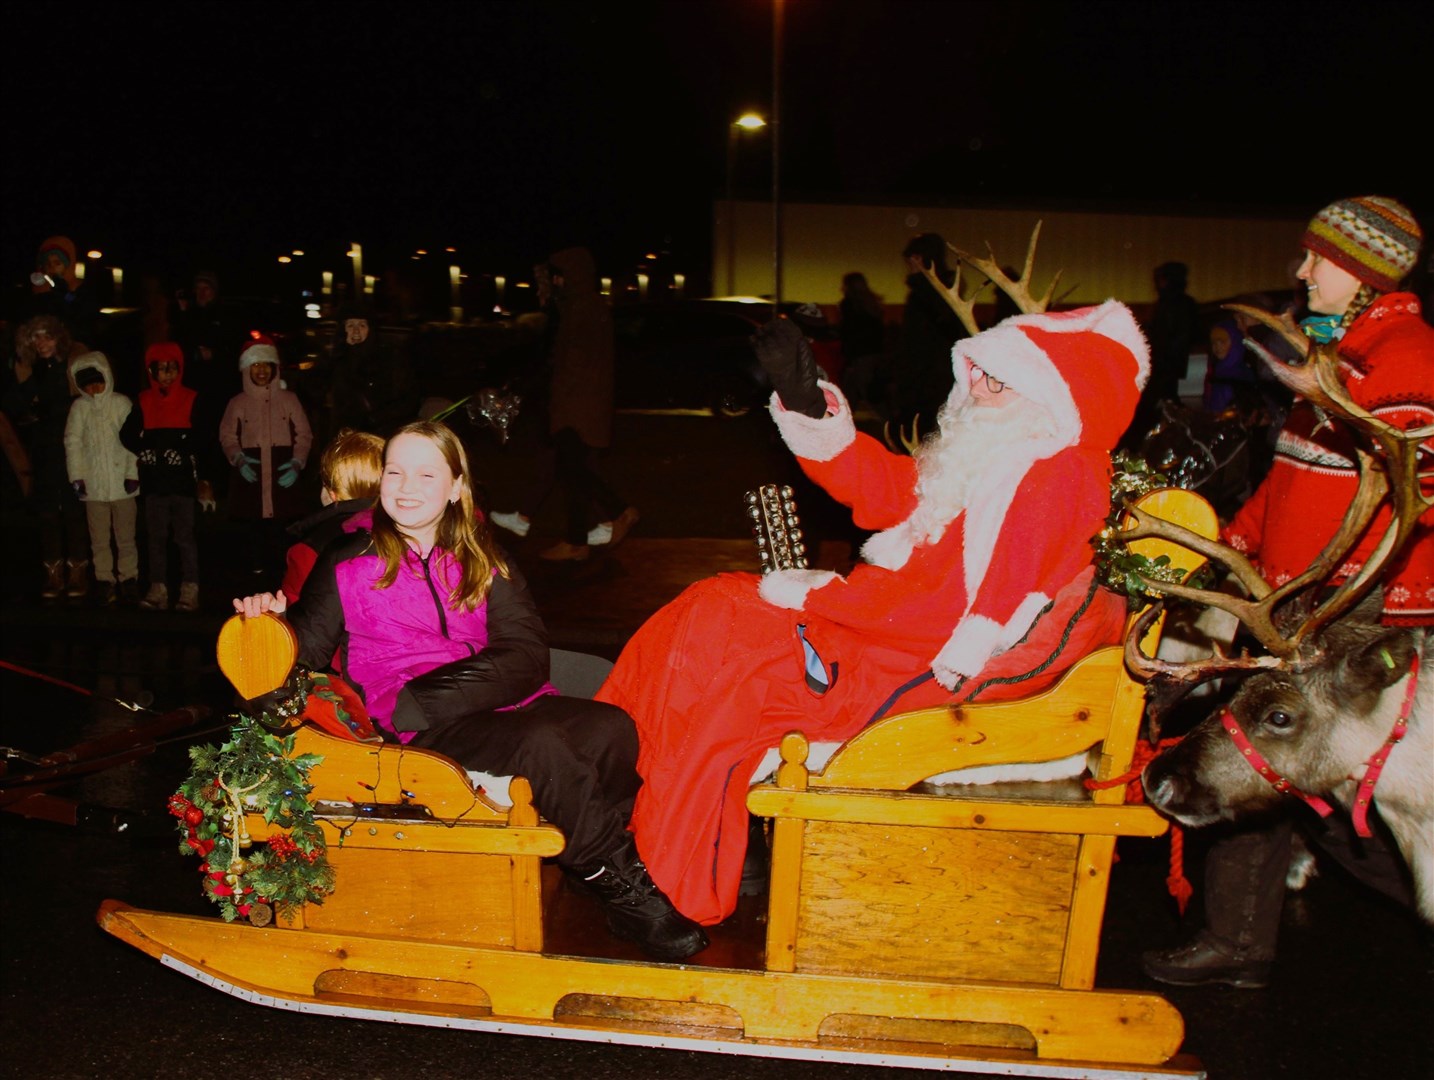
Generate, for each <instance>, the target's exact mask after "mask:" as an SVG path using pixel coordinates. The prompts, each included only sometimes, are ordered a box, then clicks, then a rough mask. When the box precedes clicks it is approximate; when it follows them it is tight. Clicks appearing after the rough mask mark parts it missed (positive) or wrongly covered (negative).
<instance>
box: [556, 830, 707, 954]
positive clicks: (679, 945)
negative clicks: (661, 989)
mask: <svg viewBox="0 0 1434 1080" xmlns="http://www.w3.org/2000/svg"><path fill="white" fill-rule="evenodd" d="M568 873H569V874H570V875H572V876H573V877H574V878H576V879H577V880H578V881H580V882H581V883H582V885H583V887H584V888H586V889H588V890H589V891H590V892H592V893H593V895H595V896H596V897H597V898H598V899H599V900H600V901H602V904H603V907H604V909H605V910H606V911H607V925H608V928H609V929H610V930H611V931H612V932H613V934H614V935H615V936H616V937H620V938H624V939H626V940H627V941H635V942H636V943H637V945H638V947H639V948H641V949H642V951H643V952H645V953H647V955H649V956H652V957H655V958H656V959H658V960H686V959H687V958H688V957H689V956H691V955H693V954H694V953H698V952H701V951H702V950H703V949H705V948H707V935H706V934H705V933H703V931H702V927H700V926H698V925H697V924H696V923H695V922H693V921H692V920H691V919H689V918H687V917H686V916H685V915H683V914H682V913H681V912H680V911H678V910H677V909H676V908H674V907H673V906H672V901H671V900H669V899H667V897H666V896H665V895H663V892H662V890H661V889H659V888H658V887H657V886H656V885H655V884H654V883H653V880H652V878H650V877H649V876H648V874H647V867H646V866H644V865H643V863H642V860H641V859H640V858H638V856H637V849H636V847H635V846H634V845H633V843H632V841H631V840H628V841H627V842H626V843H625V844H623V846H622V847H621V848H619V849H618V850H617V851H615V852H614V853H613V854H612V855H610V856H608V857H607V858H606V859H604V860H603V861H602V862H600V863H593V864H590V865H588V866H583V867H579V868H575V869H572V870H569V871H568Z"/></svg>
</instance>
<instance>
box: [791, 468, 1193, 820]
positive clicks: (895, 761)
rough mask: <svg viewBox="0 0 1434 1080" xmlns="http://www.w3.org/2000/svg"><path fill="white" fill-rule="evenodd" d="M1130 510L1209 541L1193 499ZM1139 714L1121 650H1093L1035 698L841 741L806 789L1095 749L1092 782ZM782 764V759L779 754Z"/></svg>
mask: <svg viewBox="0 0 1434 1080" xmlns="http://www.w3.org/2000/svg"><path fill="white" fill-rule="evenodd" d="M1139 505H1140V507H1141V508H1142V509H1143V510H1145V511H1147V512H1149V513H1153V514H1156V515H1158V516H1159V517H1162V518H1165V519H1166V520H1169V521H1174V522H1177V523H1178V524H1181V525H1184V526H1185V527H1186V528H1188V529H1190V530H1192V531H1193V532H1196V533H1199V534H1200V535H1202V536H1207V537H1213V536H1215V535H1216V533H1217V531H1218V524H1219V523H1218V519H1217V518H1216V516H1215V512H1214V511H1213V510H1212V509H1211V508H1210V504H1209V503H1207V502H1206V501H1205V500H1204V499H1203V498H1201V497H1200V496H1199V495H1196V494H1195V493H1194V492H1190V491H1184V490H1181V489H1178V488H1167V489H1163V490H1161V491H1156V492H1152V493H1151V494H1149V495H1147V496H1146V497H1145V498H1143V499H1142V500H1141V501H1140V504H1139ZM1131 547H1132V549H1134V550H1135V551H1137V552H1138V553H1139V554H1141V555H1144V556H1146V557H1147V558H1152V559H1153V558H1156V557H1157V556H1159V555H1167V556H1169V558H1170V561H1171V563H1172V565H1174V566H1176V567H1178V568H1180V569H1182V570H1184V571H1186V572H1187V573H1188V572H1190V571H1192V570H1194V569H1196V568H1197V567H1199V566H1200V564H1201V563H1202V562H1203V561H1204V560H1203V558H1202V557H1201V556H1200V555H1198V554H1196V553H1195V552H1192V551H1190V550H1188V549H1187V548H1184V547H1181V546H1179V545H1177V544H1172V543H1170V542H1169V541H1164V540H1141V541H1137V542H1135V543H1134V544H1132V545H1131ZM1132 619H1133V617H1132ZM1128 625H1129V624H1127V626H1128ZM1160 629H1161V627H1160V624H1159V623H1157V624H1156V625H1155V626H1154V627H1152V629H1151V631H1150V636H1148V637H1147V638H1146V647H1147V649H1150V650H1152V651H1153V649H1154V646H1155V644H1156V643H1157V642H1158V641H1159V633H1160ZM1143 708H1144V690H1143V688H1142V687H1141V685H1140V684H1139V683H1137V682H1135V680H1134V679H1132V678H1131V677H1130V675H1129V674H1128V673H1127V672H1126V670H1125V662H1124V658H1123V654H1122V650H1121V649H1120V648H1119V647H1115V646H1112V647H1109V648H1104V649H1098V650H1097V651H1095V652H1093V653H1091V654H1090V655H1089V656H1087V657H1085V658H1083V659H1082V660H1080V661H1079V662H1078V663H1076V664H1075V665H1074V666H1073V667H1072V668H1071V669H1070V671H1068V672H1067V673H1066V674H1065V675H1064V676H1063V677H1062V678H1061V681H1060V682H1058V683H1057V684H1056V685H1055V686H1054V687H1052V688H1051V689H1049V690H1047V691H1046V692H1045V693H1042V694H1038V695H1036V696H1034V697H1030V698H1020V699H1017V700H1013V701H1002V702H992V703H989V704H980V703H977V704H968V705H952V706H940V707H937V708H932V709H920V710H917V711H914V712H908V713H899V714H897V715H895V716H889V717H886V718H885V719H883V720H880V721H878V722H877V723H875V724H873V725H871V726H870V727H868V728H867V729H866V730H864V731H862V732H861V733H860V734H858V735H856V736H854V737H852V738H851V739H849V740H848V741H847V742H846V744H845V745H844V746H843V747H842V748H841V750H840V751H838V752H837V754H836V755H835V756H834V757H833V758H832V759H831V761H830V762H828V763H827V766H826V768H825V769H824V770H823V771H822V772H821V773H820V774H813V775H812V776H811V777H810V778H809V781H808V783H809V785H810V786H811V787H813V788H822V787H828V788H837V787H840V788H855V789H866V790H887V791H904V790H906V789H907V788H909V787H911V786H912V785H913V784H916V783H919V782H920V781H922V780H924V779H926V778H927V777H929V776H935V775H937V774H939V773H943V772H949V771H951V770H953V769H964V768H967V767H970V766H974V765H990V764H997V763H1002V762H1037V761H1052V760H1055V759H1057V758H1063V757H1068V756H1069V755H1071V754H1074V753H1078V752H1080V751H1082V750H1088V749H1090V748H1091V747H1093V746H1095V745H1097V744H1103V752H1102V754H1103V760H1102V762H1101V767H1100V770H1099V773H1100V775H1101V776H1108V775H1117V774H1118V773H1119V772H1123V771H1125V769H1126V768H1127V767H1128V766H1129V762H1130V759H1131V756H1132V754H1133V753H1134V748H1135V740H1136V737H1137V735H1138V732H1139V727H1140V720H1141V714H1142V712H1143ZM793 750H794V752H795V751H796V744H793ZM783 757H784V760H790V759H788V758H787V757H786V751H785V749H784V752H783ZM1100 794H1101V795H1102V796H1104V797H1105V798H1102V799H1101V800H1100V801H1105V800H1106V799H1107V798H1114V799H1118V798H1119V792H1116V793H1114V794H1113V795H1107V793H1100Z"/></svg>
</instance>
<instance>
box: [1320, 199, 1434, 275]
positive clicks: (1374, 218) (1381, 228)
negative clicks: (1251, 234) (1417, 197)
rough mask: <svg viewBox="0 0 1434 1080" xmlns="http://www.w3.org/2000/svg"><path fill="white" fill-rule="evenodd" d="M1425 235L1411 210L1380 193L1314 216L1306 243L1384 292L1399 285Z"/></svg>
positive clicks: (1416, 257) (1343, 201) (1342, 201)
mask: <svg viewBox="0 0 1434 1080" xmlns="http://www.w3.org/2000/svg"><path fill="white" fill-rule="evenodd" d="M1423 239H1424V234H1423V233H1422V232H1420V231H1419V223H1418V222H1417V221H1415V220H1414V215H1413V214H1411V213H1410V212H1409V208H1408V207H1406V206H1404V205H1403V204H1402V203H1398V202H1395V201H1394V200H1393V199H1386V198H1383V197H1381V196H1379V195H1361V196H1360V197H1359V198H1357V199H1340V200H1339V201H1338V202H1333V203H1330V204H1329V205H1328V206H1326V207H1325V208H1324V209H1323V210H1321V211H1320V212H1319V213H1318V214H1316V215H1315V216H1314V219H1313V220H1312V221H1311V222H1310V223H1309V225H1308V227H1307V228H1306V229H1305V235H1304V239H1303V240H1302V241H1301V245H1302V246H1303V247H1304V248H1306V249H1307V250H1309V251H1313V252H1314V253H1315V254H1316V255H1323V256H1324V257H1325V258H1326V259H1328V260H1329V261H1330V262H1332V263H1334V264H1335V265H1336V266H1338V267H1340V268H1341V269H1344V270H1347V271H1348V272H1349V273H1351V274H1353V275H1354V276H1355V277H1356V278H1358V279H1359V280H1360V281H1362V282H1364V283H1365V284H1366V285H1370V286H1373V287H1374V288H1376V289H1378V290H1379V291H1380V292H1393V291H1394V290H1395V289H1397V288H1399V282H1400V281H1401V280H1402V279H1403V277H1404V275H1405V274H1407V273H1409V271H1410V270H1412V269H1413V268H1414V264H1415V263H1416V262H1417V261H1418V260H1419V245H1420V243H1421V242H1422V241H1423Z"/></svg>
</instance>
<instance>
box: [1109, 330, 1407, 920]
mask: <svg viewBox="0 0 1434 1080" xmlns="http://www.w3.org/2000/svg"><path fill="white" fill-rule="evenodd" d="M1240 310H1246V311H1250V313H1251V314H1254V315H1256V317H1258V318H1261V320H1262V321H1264V322H1266V323H1267V324H1269V325H1273V326H1275V328H1276V329H1278V330H1281V332H1285V329H1284V328H1283V327H1282V326H1281V325H1280V324H1278V323H1277V322H1276V321H1275V320H1273V317H1271V316H1268V315H1266V314H1265V313H1263V312H1255V311H1253V309H1243V308H1242V309H1240ZM1286 337H1287V338H1289V339H1290V340H1291V341H1292V343H1294V344H1296V347H1301V346H1303V348H1302V349H1301V351H1302V352H1305V353H1306V355H1307V357H1309V360H1308V362H1307V363H1306V364H1304V365H1302V366H1300V367H1288V366H1285V365H1279V366H1276V367H1274V370H1275V373H1276V374H1277V376H1278V377H1280V379H1281V381H1283V382H1285V383H1286V384H1287V385H1289V386H1290V387H1291V388H1292V389H1294V390H1295V391H1296V392H1297V393H1300V394H1302V395H1304V396H1305V397H1306V398H1309V399H1310V400H1311V401H1313V402H1314V403H1315V404H1316V405H1318V406H1320V407H1321V408H1323V409H1325V410H1326V411H1328V412H1329V413H1331V414H1332V415H1336V416H1338V417H1340V418H1341V419H1343V420H1344V421H1345V422H1347V423H1349V424H1351V425H1352V426H1353V427H1354V428H1355V429H1356V430H1357V431H1359V432H1361V433H1363V435H1365V436H1366V437H1367V438H1368V439H1369V441H1370V442H1371V443H1372V444H1373V447H1374V448H1375V453H1368V452H1366V451H1364V450H1360V452H1359V464H1360V481H1359V487H1358V490H1357V492H1356V494H1355V497H1354V499H1353V500H1352V502H1351V504H1350V507H1349V511H1348V512H1347V513H1346V515H1345V518H1344V521H1343V522H1342V524H1341V526H1340V528H1339V530H1338V531H1337V533H1336V535H1335V536H1334V537H1333V538H1332V539H1331V540H1330V542H1329V544H1328V545H1327V546H1326V547H1325V549H1324V551H1322V552H1321V553H1320V555H1319V556H1318V557H1317V558H1316V560H1315V562H1314V563H1313V564H1312V565H1311V566H1310V567H1309V568H1308V569H1307V570H1306V571H1305V572H1304V573H1302V574H1300V575H1299V576H1298V577H1296V578H1294V579H1293V580H1291V581H1289V582H1287V583H1286V584H1284V585H1282V586H1281V587H1280V588H1278V589H1275V588H1271V586H1270V585H1269V584H1267V583H1266V582H1265V581H1264V580H1263V579H1262V578H1261V577H1260V575H1259V573H1258V571H1257V570H1256V569H1255V568H1254V566H1253V565H1252V564H1251V563H1250V562H1249V560H1247V559H1246V558H1245V557H1244V556H1243V555H1241V554H1240V553H1239V552H1236V551H1234V550H1233V549H1231V548H1228V547H1226V546H1225V545H1223V544H1220V543H1218V542H1213V541H1207V540H1204V539H1202V538H1200V537H1198V536H1193V535H1191V534H1188V533H1186V532H1185V531H1184V530H1181V529H1179V528H1178V527H1175V526H1171V525H1169V523H1167V522H1162V521H1160V520H1159V519H1156V518H1150V517H1147V516H1145V515H1142V514H1141V513H1140V512H1139V511H1138V510H1136V511H1134V512H1133V513H1134V516H1135V518H1136V525H1135V526H1134V528H1133V529H1132V530H1131V531H1130V534H1129V535H1130V538H1132V539H1134V538H1137V537H1140V536H1155V535H1159V536H1166V537H1169V538H1174V539H1178V540H1179V541H1180V542H1181V543H1184V544H1187V545H1188V546H1190V547H1192V548H1194V549H1196V550H1198V551H1200V552H1201V553H1202V554H1205V555H1207V556H1208V557H1209V558H1211V559H1213V560H1216V561H1218V562H1220V563H1221V564H1223V565H1224V566H1226V567H1227V568H1229V570H1230V571H1231V572H1232V574H1233V576H1234V577H1235V579H1236V580H1237V582H1238V583H1239V584H1240V585H1241V586H1242V587H1243V589H1244V591H1245V593H1246V594H1247V595H1246V596H1243V597H1240V596H1227V595H1225V594H1222V593H1215V592H1207V591H1205V590H1200V589H1195V588H1190V587H1188V586H1185V585H1179V584H1173V585H1172V584H1168V583H1163V582H1159V581H1154V580H1151V579H1144V580H1145V581H1146V584H1147V586H1148V588H1149V589H1150V590H1151V591H1152V592H1156V593H1163V594H1165V595H1168V596H1173V597H1177V598H1182V599H1187V600H1193V601H1197V602H1200V603H1203V604H1207V605H1209V606H1212V607H1216V608H1219V609H1221V610H1224V611H1226V612H1229V613H1230V614H1233V615H1235V616H1236V617H1237V618H1238V619H1239V620H1240V622H1241V623H1243V624H1244V625H1245V626H1246V627H1247V628H1248V629H1249V631H1250V632H1251V633H1252V634H1253V636H1254V637H1255V638H1256V639H1257V640H1258V641H1259V642H1260V643H1261V644H1262V645H1263V646H1264V647H1265V649H1266V650H1267V651H1268V655H1264V656H1249V655H1241V656H1238V657H1233V656H1225V655H1223V654H1222V653H1221V651H1220V650H1218V649H1217V650H1216V653H1215V655H1213V656H1212V657H1211V658H1209V659H1207V660H1203V661H1198V662H1194V663H1185V664H1173V663H1168V662H1163V661H1159V660H1155V659H1152V658H1151V657H1148V656H1146V655H1144V654H1143V652H1142V651H1141V649H1140V647H1139V641H1140V637H1141V635H1142V634H1143V633H1144V629H1143V627H1144V626H1148V625H1149V621H1150V619H1152V618H1153V617H1154V613H1155V612H1154V609H1152V611H1151V612H1148V613H1147V617H1146V618H1145V619H1143V620H1141V621H1140V622H1138V623H1137V625H1136V626H1135V628H1134V629H1133V630H1132V633H1131V636H1130V638H1129V639H1128V640H1127V643H1126V657H1127V662H1128V664H1129V665H1130V667H1131V669H1132V671H1134V672H1135V673H1136V674H1137V675H1138V676H1143V677H1145V678H1147V679H1153V680H1156V681H1157V682H1158V683H1159V682H1163V683H1165V684H1167V685H1168V684H1171V683H1176V684H1185V685H1190V684H1193V683H1195V682H1198V681H1201V680H1204V679H1207V678H1210V677H1212V676H1216V675H1221V674H1226V673H1232V672H1237V673H1244V674H1247V675H1250V676H1251V677H1249V678H1248V679H1247V680H1246V681H1245V682H1244V683H1243V685H1242V686H1241V687H1240V689H1239V691H1238V692H1237V693H1236V694H1235V696H1234V697H1233V699H1232V700H1231V701H1230V703H1229V705H1228V706H1227V707H1225V708H1224V709H1223V710H1221V711H1220V712H1219V713H1217V714H1215V715H1213V716H1211V717H1209V718H1207V719H1206V720H1205V721H1203V722H1202V723H1201V724H1199V725H1197V726H1196V728H1195V729H1194V730H1193V731H1192V732H1191V733H1190V734H1189V735H1187V736H1186V738H1185V739H1184V740H1183V741H1182V742H1181V743H1180V744H1179V745H1178V746H1177V747H1176V748H1175V749H1173V750H1171V751H1169V752H1167V753H1165V754H1163V755H1161V756H1160V757H1159V758H1157V759H1156V760H1155V761H1153V762H1152V763H1151V764H1150V765H1148V766H1147V767H1146V769H1145V772H1144V777H1143V779H1144V782H1145V789H1146V794H1147V797H1148V799H1149V801H1150V802H1151V804H1152V805H1153V806H1155V807H1156V808H1157V809H1159V810H1160V811H1162V812H1163V813H1165V814H1167V815H1168V816H1170V817H1172V818H1175V819H1176V820H1178V821H1180V822H1182V823H1184V824H1186V825H1190V826H1202V825H1208V824H1212V823H1214V822H1217V821H1227V820H1235V819H1238V818H1241V817H1243V816H1245V815H1247V814H1249V813H1251V812H1252V811H1255V810H1257V809H1259V808H1261V807H1265V806H1268V805H1269V804H1271V803H1273V802H1275V801H1277V800H1278V799H1279V798H1281V796H1282V795H1286V794H1288V795H1294V796H1297V797H1299V798H1302V799H1304V800H1305V802H1307V803H1308V804H1309V805H1310V806H1311V807H1312V808H1314V809H1315V810H1316V811H1318V812H1319V813H1321V814H1322V815H1327V814H1329V813H1330V812H1331V808H1330V806H1329V804H1328V803H1327V802H1325V800H1324V799H1323V798H1322V797H1321V796H1329V797H1331V798H1333V799H1335V800H1336V801H1338V802H1339V803H1340V804H1341V805H1342V806H1343V807H1344V808H1345V809H1346V810H1348V811H1349V812H1350V813H1351V815H1352V817H1353V822H1354V826H1355V830H1356V831H1357V832H1358V833H1359V834H1360V835H1364V836H1368V835H1369V827H1368V822H1367V815H1368V812H1369V807H1370V805H1371V803H1372V802H1373V801H1374V800H1375V799H1376V797H1377V799H1378V806H1379V811H1380V816H1381V817H1382V818H1383V819H1384V821H1385V822H1386V823H1387V824H1388V826H1389V828H1390V831H1391V833H1392V834H1393V836H1394V839H1395V842H1396V843H1397V845H1398V847H1399V850H1400V853H1401V855H1402V856H1403V858H1404V860H1405V861H1406V862H1407V863H1408V865H1409V867H1410V869H1411V871H1412V873H1413V877H1414V885H1415V891H1416V897H1417V904H1418V909H1419V912H1420V914H1421V915H1422V916H1423V917H1424V918H1425V919H1426V920H1428V921H1430V922H1434V632H1431V631H1429V630H1427V629H1409V628H1393V627H1386V626H1381V625H1379V621H1378V620H1379V604H1378V601H1377V594H1371V593H1370V591H1371V589H1372V588H1373V587H1374V585H1375V584H1376V583H1377V581H1378V578H1379V576H1380V575H1381V573H1382V572H1383V571H1384V570H1385V569H1386V568H1387V567H1388V566H1389V565H1390V563H1391V561H1392V560H1393V558H1394V557H1395V556H1396V555H1397V554H1399V552H1400V551H1401V549H1402V548H1403V547H1404V545H1405V544H1406V543H1407V542H1408V541H1409V539H1410V538H1411V537H1412V536H1413V534H1414V530H1415V527H1416V525H1417V524H1418V522H1419V519H1420V516H1421V515H1424V514H1425V513H1426V511H1428V510H1429V509H1430V507H1431V506H1434V498H1431V497H1430V496H1428V495H1425V494H1424V493H1423V492H1422V491H1421V489H1420V485H1419V477H1418V471H1417V464H1416V459H1417V456H1418V449H1419V446H1418V444H1419V443H1420V442H1421V441H1423V440H1427V439H1428V438H1429V437H1430V436H1431V435H1434V426H1430V427H1425V428H1420V429H1417V430H1412V431H1400V430H1399V429H1398V428H1395V427H1393V426H1391V425H1389V424H1386V423H1384V422H1383V421H1381V420H1379V419H1378V418H1376V417H1374V416H1372V415H1371V414H1370V413H1368V412H1367V411H1365V410H1364V409H1362V408H1360V407H1359V406H1358V405H1356V404H1355V403H1354V402H1353V401H1351V400H1350V399H1349V397H1348V395H1347V394H1346V393H1345V391H1344V388H1343V387H1342V385H1341V384H1340V381H1339V377H1338V369H1337V361H1336V356H1335V351H1334V349H1333V348H1318V349H1315V350H1313V353H1314V355H1313V356H1312V357H1310V356H1309V346H1308V343H1307V342H1305V341H1304V339H1303V338H1298V339H1296V338H1295V336H1294V335H1292V334H1289V333H1286ZM1386 497H1388V499H1389V502H1390V504H1391V506H1392V514H1391V517H1390V520H1389V524H1388V527H1387V529H1386V531H1385V533H1384V534H1383V536H1382V538H1381V540H1380V542H1379V545H1378V547H1377V548H1376V550H1375V552H1374V554H1373V555H1372V556H1371V558H1370V559H1369V560H1368V562H1367V563H1366V564H1365V565H1364V566H1363V567H1362V568H1361V569H1360V570H1359V572H1358V573H1357V574H1355V575H1353V576H1352V577H1350V578H1349V579H1348V580H1347V581H1345V582H1344V583H1343V584H1342V585H1341V586H1340V587H1339V588H1337V589H1335V590H1334V591H1333V593H1332V594H1331V595H1329V596H1328V597H1327V598H1326V599H1324V600H1323V601H1322V602H1320V603H1318V604H1316V605H1313V609H1312V610H1310V606H1311V605H1310V600H1311V597H1312V596H1313V594H1314V592H1315V591H1316V590H1317V587H1318V586H1320V585H1321V584H1322V583H1323V582H1324V581H1325V580H1326V579H1327V578H1329V576H1330V575H1331V574H1332V573H1333V572H1334V571H1335V570H1336V569H1337V568H1338V567H1339V566H1340V565H1341V563H1342V561H1343V558H1344V556H1345V555H1346V554H1347V553H1348V552H1349V551H1350V550H1351V549H1352V548H1353V546H1354V544H1355V543H1356V541H1357V540H1358V538H1359V537H1360V536H1361V535H1362V534H1363V532H1364V531H1365V529H1366V528H1367V527H1368V526H1369V524H1370V522H1371V521H1372V520H1373V518H1374V515H1375V512H1376V511H1377V510H1378V509H1379V507H1380V506H1381V504H1382V503H1383V502H1384V500H1385V499H1386ZM1366 595H1372V598H1371V599H1369V600H1365V601H1364V602H1363V603H1360V601H1361V599H1362V598H1363V597H1365V596H1366ZM1292 614H1293V615H1294V619H1292V618H1291V616H1292ZM1376 785H1378V786H1377V789H1376Z"/></svg>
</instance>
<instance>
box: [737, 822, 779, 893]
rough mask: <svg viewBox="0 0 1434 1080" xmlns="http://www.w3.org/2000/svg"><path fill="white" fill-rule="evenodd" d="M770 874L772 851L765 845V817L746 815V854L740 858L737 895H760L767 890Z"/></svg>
mask: <svg viewBox="0 0 1434 1080" xmlns="http://www.w3.org/2000/svg"><path fill="white" fill-rule="evenodd" d="M771 876H772V852H771V849H769V848H768V847H767V825H766V819H765V818H759V817H758V816H757V815H756V814H749V815H748V817H747V854H746V856H745V857H744V858H743V859H742V883H741V884H740V885H738V886H737V895H738V896H761V895H762V894H763V893H765V892H766V891H767V883H768V880H769V879H770V878H771Z"/></svg>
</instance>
